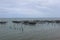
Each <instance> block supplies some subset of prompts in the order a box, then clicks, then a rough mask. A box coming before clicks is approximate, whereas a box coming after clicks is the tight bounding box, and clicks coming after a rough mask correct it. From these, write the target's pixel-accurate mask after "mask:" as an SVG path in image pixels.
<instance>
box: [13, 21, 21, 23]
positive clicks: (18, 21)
mask: <svg viewBox="0 0 60 40" xmlns="http://www.w3.org/2000/svg"><path fill="white" fill-rule="evenodd" d="M12 22H13V23H21V22H22V21H12Z"/></svg>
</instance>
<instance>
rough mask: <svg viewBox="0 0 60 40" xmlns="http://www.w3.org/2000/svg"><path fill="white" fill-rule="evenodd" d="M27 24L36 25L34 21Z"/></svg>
mask: <svg viewBox="0 0 60 40" xmlns="http://www.w3.org/2000/svg"><path fill="white" fill-rule="evenodd" d="M28 24H29V25H36V22H29V23H28Z"/></svg>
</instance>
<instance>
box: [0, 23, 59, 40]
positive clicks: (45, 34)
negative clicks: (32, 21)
mask: <svg viewBox="0 0 60 40" xmlns="http://www.w3.org/2000/svg"><path fill="white" fill-rule="evenodd" d="M56 37H58V38H59V37H60V24H57V23H44V24H39V23H37V24H36V25H33V26H32V25H24V24H21V23H20V24H14V23H12V22H8V23H6V24H0V40H40V39H41V40H56Z"/></svg>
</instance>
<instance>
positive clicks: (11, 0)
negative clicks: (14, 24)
mask: <svg viewBox="0 0 60 40" xmlns="http://www.w3.org/2000/svg"><path fill="white" fill-rule="evenodd" d="M40 17H60V0H0V18H40Z"/></svg>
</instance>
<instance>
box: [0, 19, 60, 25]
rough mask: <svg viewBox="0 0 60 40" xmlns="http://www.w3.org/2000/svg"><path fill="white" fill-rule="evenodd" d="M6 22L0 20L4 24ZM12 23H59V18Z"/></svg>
mask: <svg viewBox="0 0 60 40" xmlns="http://www.w3.org/2000/svg"><path fill="white" fill-rule="evenodd" d="M6 23H7V22H6V21H0V24H6ZM12 23H16V24H19V23H22V24H25V25H35V24H37V23H60V20H33V21H30V20H24V21H12Z"/></svg>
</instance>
